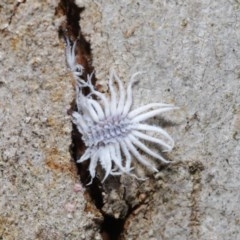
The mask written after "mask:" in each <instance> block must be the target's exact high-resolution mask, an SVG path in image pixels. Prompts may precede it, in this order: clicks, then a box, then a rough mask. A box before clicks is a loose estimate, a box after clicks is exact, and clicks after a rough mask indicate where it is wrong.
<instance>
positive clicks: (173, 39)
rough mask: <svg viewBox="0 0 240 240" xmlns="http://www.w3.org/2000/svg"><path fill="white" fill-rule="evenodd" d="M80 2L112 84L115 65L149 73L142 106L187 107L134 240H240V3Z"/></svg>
mask: <svg viewBox="0 0 240 240" xmlns="http://www.w3.org/2000/svg"><path fill="white" fill-rule="evenodd" d="M77 3H78V5H79V6H81V7H82V6H84V7H86V10H85V12H84V13H83V15H82V17H83V18H82V21H81V27H82V31H83V33H84V34H85V36H86V37H87V39H88V40H89V41H90V42H91V46H92V53H93V65H94V67H95V70H96V75H97V78H98V79H99V80H101V83H102V84H103V86H106V82H107V81H106V79H107V75H108V70H109V69H110V68H111V67H114V68H115V69H116V71H117V72H118V74H119V75H120V77H121V78H122V79H124V80H125V82H127V81H128V79H129V76H131V74H133V73H135V72H136V71H139V70H141V71H146V74H144V75H142V79H141V82H140V84H139V85H138V87H137V88H135V93H134V100H135V104H136V105H139V104H145V103H148V102H154V101H159V102H166V103H174V104H175V105H177V106H179V107H180V108H181V109H180V110H179V111H175V112H174V113H171V114H170V113H169V114H168V115H165V116H164V118H165V119H167V120H170V121H172V122H173V123H175V124H176V125H174V124H173V125H172V126H166V129H167V130H168V131H169V132H170V133H171V135H172V136H173V137H174V138H175V140H176V147H175V149H174V150H173V151H172V152H171V153H170V154H169V155H168V158H170V159H172V160H173V161H174V164H172V165H171V166H169V167H168V168H166V169H163V170H162V172H160V173H159V174H157V175H155V178H154V179H150V180H149V181H146V182H145V183H139V186H138V187H139V189H141V190H139V191H140V192H141V195H139V196H138V195H137V194H136V201H138V198H139V197H140V198H141V199H142V200H141V201H140V203H141V204H140V206H139V207H138V208H137V209H136V210H135V211H134V212H133V213H132V214H131V215H130V216H129V218H128V220H127V222H126V224H125V233H124V237H125V239H128V240H130V239H151V240H153V239H156V240H157V239H174V240H175V239H203V240H204V239H211V240H215V239H218V240H219V239H220V240H226V239H229V240H230V239H239V238H240V230H239V229H240V226H239V219H240V211H239V210H240V209H239V199H240V191H239V190H240V189H239V178H240V177H239V176H240V175H239V172H240V171H239V167H240V164H239V155H240V145H239V139H240V137H239V136H240V135H239V134H240V123H239V121H240V120H239V119H240V105H239V104H240V81H239V73H240V65H239V62H240V61H239V60H240V59H239V58H240V46H239V39H240V38H239V37H240V26H239V25H240V23H239V18H240V3H239V1H231V0H230V1H223V0H220V1H209V0H203V1H190V0H185V1H184V0H182V1H178V0H175V1H174V0H173V1H151V2H150V1H144V0H141V1H127V2H121V3H119V2H118V3H116V1H81V0H78V1H77ZM103 90H106V87H103ZM125 184H126V185H125V186H128V185H127V183H125ZM126 189H129V188H126ZM130 189H131V187H130ZM144 194H145V195H144ZM122 209H123V208H122ZM105 210H106V211H110V212H112V211H114V210H112V209H111V207H110V206H108V207H106V208H105Z"/></svg>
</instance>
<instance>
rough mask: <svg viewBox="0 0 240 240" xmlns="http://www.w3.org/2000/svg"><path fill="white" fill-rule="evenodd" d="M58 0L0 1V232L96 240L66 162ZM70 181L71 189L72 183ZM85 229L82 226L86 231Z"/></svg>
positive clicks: (66, 81) (67, 85) (67, 83)
mask: <svg viewBox="0 0 240 240" xmlns="http://www.w3.org/2000/svg"><path fill="white" fill-rule="evenodd" d="M57 4H58V1H43V2H42V1H34V0H29V1H25V3H24V1H22V3H21V1H1V3H0V38H1V43H0V62H1V63H0V76H1V77H0V129H1V130H0V153H1V155H0V186H1V187H0V238H1V239H4V240H15V239H26V240H27V239H29V240H33V239H51V240H52V239H100V238H99V235H98V234H99V233H98V230H97V229H96V226H95V224H93V221H92V217H93V214H92V213H91V212H86V211H84V208H85V204H86V202H85V199H84V189H81V188H77V189H76V185H75V184H77V183H78V182H79V178H78V176H77V173H76V168H75V165H74V164H73V163H72V162H71V157H70V153H69V145H70V144H71V120H70V117H69V116H68V115H67V109H68V108H69V106H70V102H71V101H72V99H73V96H74V90H73V87H72V84H71V77H69V75H68V74H67V69H66V67H65V59H64V45H63V44H62V43H61V42H60V41H59V39H58V33H57V31H58V22H59V21H60V20H59V19H58V17H57V16H54V13H55V7H56V6H57ZM74 187H75V188H74ZM83 229H85V230H83Z"/></svg>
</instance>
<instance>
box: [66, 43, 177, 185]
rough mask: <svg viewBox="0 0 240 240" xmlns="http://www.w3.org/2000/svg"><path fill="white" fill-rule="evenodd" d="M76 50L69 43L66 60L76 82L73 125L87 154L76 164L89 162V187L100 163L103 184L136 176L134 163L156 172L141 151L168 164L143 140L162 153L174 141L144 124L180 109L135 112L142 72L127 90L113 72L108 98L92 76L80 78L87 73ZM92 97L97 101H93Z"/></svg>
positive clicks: (154, 106)
mask: <svg viewBox="0 0 240 240" xmlns="http://www.w3.org/2000/svg"><path fill="white" fill-rule="evenodd" d="M75 48H76V42H75V43H74V44H73V45H72V44H71V43H70V41H69V40H67V44H66V55H67V56H66V58H67V62H68V65H69V67H70V69H71V71H72V72H73V75H74V77H75V78H76V80H77V86H76V103H77V111H75V112H73V114H72V121H73V123H74V124H75V125H76V126H77V129H78V131H79V132H80V133H81V134H82V140H83V142H84V144H85V146H86V151H85V153H84V154H83V155H82V156H81V157H80V159H78V160H77V162H79V163H80V162H84V161H86V160H88V159H90V164H89V172H90V176H91V181H90V183H92V180H93V178H94V177H95V175H96V167H97V164H98V163H100V165H101V166H102V168H103V169H104V171H105V176H104V178H103V181H104V180H105V179H106V178H107V177H108V176H109V175H120V174H123V173H126V174H129V175H132V176H135V175H134V174H132V172H131V171H132V170H133V168H132V167H131V165H132V161H133V159H136V160H137V161H139V162H140V163H141V164H143V165H144V166H146V167H147V168H149V169H151V170H153V171H155V172H157V171H158V170H157V168H156V167H155V166H154V165H153V164H152V163H151V162H150V161H148V160H147V159H145V158H144V156H143V155H142V154H140V152H139V151H138V149H140V150H141V151H143V152H144V153H146V154H148V155H150V156H152V157H154V158H156V159H158V160H160V161H161V162H163V163H168V162H169V161H167V160H166V159H165V158H164V157H163V156H161V155H160V154H159V153H156V152H154V151H153V150H151V149H150V148H149V147H148V146H147V145H145V144H144V143H143V142H142V140H144V141H147V142H151V143H154V144H157V145H158V146H160V147H161V148H163V151H171V150H172V148H173V146H174V140H173V139H172V138H171V136H170V135H169V134H168V133H167V132H166V131H165V130H164V129H162V128H161V127H159V126H152V125H149V124H146V123H144V122H145V121H147V120H148V119H150V118H152V117H155V116H157V115H159V114H161V113H164V112H167V111H171V110H174V109H177V108H176V107H175V106H174V105H172V104H165V103H150V104H147V105H145V106H142V107H138V108H136V109H134V110H132V109H131V108H132V103H133V95H132V88H133V85H134V83H135V82H136V81H137V80H136V78H135V77H136V76H137V75H138V74H139V73H140V72H138V73H136V74H134V75H133V76H132V77H131V79H130V81H129V84H128V86H127V89H126V90H125V88H124V85H123V82H122V81H121V80H120V79H119V77H118V76H117V75H116V73H115V71H114V70H111V72H110V76H109V82H108V87H109V93H110V98H107V97H106V96H105V95H104V94H103V93H101V92H99V91H97V90H96V89H95V88H94V86H93V84H92V77H93V73H92V74H90V75H87V81H84V80H83V79H82V78H81V77H82V74H83V70H84V69H83V67H82V66H81V65H80V66H79V64H77V63H76V56H75ZM79 69H80V70H79ZM81 70H82V71H81ZM114 83H116V85H114ZM83 88H88V89H89V91H90V93H89V94H88V95H87V96H85V95H84V94H83ZM93 96H95V97H96V98H97V99H95V98H93ZM147 132H155V133H159V134H160V135H161V139H160V138H156V137H153V136H151V135H149V134H148V133H147ZM135 177H136V176H135ZM90 183H89V184H90Z"/></svg>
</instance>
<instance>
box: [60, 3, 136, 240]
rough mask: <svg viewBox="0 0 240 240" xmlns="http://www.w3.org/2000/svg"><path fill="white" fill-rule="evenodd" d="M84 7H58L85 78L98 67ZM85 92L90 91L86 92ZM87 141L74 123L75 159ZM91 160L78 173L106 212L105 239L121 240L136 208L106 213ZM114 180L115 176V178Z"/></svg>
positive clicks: (62, 30)
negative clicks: (82, 24)
mask: <svg viewBox="0 0 240 240" xmlns="http://www.w3.org/2000/svg"><path fill="white" fill-rule="evenodd" d="M83 11H84V8H79V7H78V6H76V4H75V3H74V0H60V2H59V5H58V6H57V8H56V12H55V15H56V16H63V15H65V16H66V20H65V21H64V22H63V23H62V24H61V26H60V27H59V32H58V33H59V38H63V39H66V38H68V39H70V41H72V42H74V41H77V47H76V60H77V62H78V63H79V64H81V65H82V66H83V67H84V74H83V76H82V79H84V80H86V79H87V74H91V73H92V72H93V71H94V67H93V66H92V54H91V46H90V43H89V42H87V41H86V39H85V38H84V35H83V34H82V32H81V27H80V26H79V21H80V15H81V13H82V12H83ZM95 82H96V79H95V76H93V84H95ZM84 94H87V90H86V92H84ZM76 110H77V107H76V103H75V100H72V103H71V108H70V109H69V111H68V114H69V115H71V113H72V112H73V111H76ZM85 149H86V147H85V145H84V143H83V141H82V138H81V134H80V133H79V132H78V130H77V128H76V126H75V125H72V143H71V145H70V147H69V150H70V153H71V156H72V159H73V160H74V162H75V163H76V161H77V160H78V159H79V158H80V157H81V156H82V155H83V153H84V152H85ZM88 166H89V161H85V162H83V163H81V164H77V163H76V167H77V169H78V174H79V176H80V181H81V182H82V184H83V185H84V186H85V187H86V190H87V193H88V195H89V196H90V199H91V201H92V203H93V204H94V205H95V206H96V208H97V209H98V210H99V212H100V213H101V214H102V216H103V221H102V222H101V223H100V233H101V236H102V239H103V240H120V236H121V233H122V232H123V229H124V224H125V221H126V219H127V218H128V216H129V215H130V214H131V213H132V211H133V209H131V208H130V207H129V209H130V210H129V212H128V214H127V216H126V217H125V218H124V219H120V218H119V219H118V218H115V217H114V216H111V215H109V214H106V213H105V212H104V211H103V210H102V208H103V205H104V202H103V192H104V191H103V184H102V183H101V181H100V180H99V178H97V177H95V179H93V182H92V184H91V185H87V184H88V183H89V182H90V180H91V178H90V174H89V171H88ZM112 180H113V179H112Z"/></svg>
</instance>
